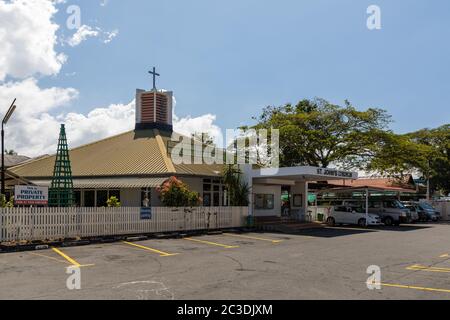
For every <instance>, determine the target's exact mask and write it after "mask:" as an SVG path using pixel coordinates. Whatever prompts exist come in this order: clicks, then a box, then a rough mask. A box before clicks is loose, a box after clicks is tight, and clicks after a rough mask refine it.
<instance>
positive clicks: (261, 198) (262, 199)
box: [255, 194, 275, 210]
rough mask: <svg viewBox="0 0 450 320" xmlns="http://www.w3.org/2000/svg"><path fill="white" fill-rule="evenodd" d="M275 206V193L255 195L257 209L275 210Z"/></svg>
mask: <svg viewBox="0 0 450 320" xmlns="http://www.w3.org/2000/svg"><path fill="white" fill-rule="evenodd" d="M274 208H275V195H273V194H257V195H255V209H257V210H273V209H274Z"/></svg>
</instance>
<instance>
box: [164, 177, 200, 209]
mask: <svg viewBox="0 0 450 320" xmlns="http://www.w3.org/2000/svg"><path fill="white" fill-rule="evenodd" d="M157 191H158V192H159V196H160V199H161V202H162V203H163V204H164V205H165V206H166V207H175V208H178V207H195V206H198V205H200V202H201V199H200V195H199V194H198V193H197V192H193V191H190V190H189V188H188V186H187V185H186V184H185V183H184V182H182V181H181V180H179V179H177V178H176V177H170V179H168V180H167V181H165V182H164V183H163V184H162V185H161V186H160V187H159V188H157Z"/></svg>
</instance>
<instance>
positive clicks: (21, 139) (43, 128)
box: [0, 79, 78, 156]
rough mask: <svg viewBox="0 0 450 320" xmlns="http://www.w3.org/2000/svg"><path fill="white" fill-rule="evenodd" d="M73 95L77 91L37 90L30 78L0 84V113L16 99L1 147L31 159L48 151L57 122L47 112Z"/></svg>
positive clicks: (66, 101) (61, 104) (53, 140)
mask: <svg viewBox="0 0 450 320" xmlns="http://www.w3.org/2000/svg"><path fill="white" fill-rule="evenodd" d="M77 96H78V91H77V90H75V89H73V88H66V89H64V88H48V89H41V88H39V86H38V85H37V82H36V80H34V79H26V80H24V81H21V82H9V83H6V84H3V85H0V113H1V114H5V112H6V109H7V108H8V106H9V105H10V104H11V101H12V100H13V99H14V98H17V102H16V105H17V109H16V111H15V112H14V114H13V115H12V117H11V119H10V122H9V123H8V124H7V127H6V139H5V145H6V146H7V147H8V148H9V149H14V150H16V151H19V152H20V153H22V154H29V155H32V156H36V155H40V154H43V153H48V152H52V150H53V146H54V145H55V137H57V134H58V121H57V119H56V117H55V116H53V115H51V113H52V112H54V111H58V108H61V107H63V106H65V105H67V104H69V103H70V102H71V101H72V100H73V99H75V98H76V97H77ZM55 150H56V149H55ZM55 150H53V152H54V151H55Z"/></svg>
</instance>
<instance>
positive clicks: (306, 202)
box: [303, 181, 309, 219]
mask: <svg viewBox="0 0 450 320" xmlns="http://www.w3.org/2000/svg"><path fill="white" fill-rule="evenodd" d="M304 190H305V192H304V195H303V207H304V210H305V219H307V218H306V217H307V216H308V207H309V205H308V195H309V182H308V181H305V185H304Z"/></svg>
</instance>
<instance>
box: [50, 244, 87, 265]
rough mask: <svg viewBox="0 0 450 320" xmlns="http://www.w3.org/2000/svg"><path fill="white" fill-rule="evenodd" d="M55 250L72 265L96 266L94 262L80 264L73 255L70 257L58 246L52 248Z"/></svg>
mask: <svg viewBox="0 0 450 320" xmlns="http://www.w3.org/2000/svg"><path fill="white" fill-rule="evenodd" d="M52 250H53V251H55V252H56V253H57V254H59V255H60V256H61V257H63V258H64V259H66V260H67V261H68V262H69V263H70V264H71V266H74V267H77V268H83V267H92V266H94V264H79V263H78V262H77V261H76V260H75V259H72V258H71V257H69V256H68V255H67V254H65V253H64V252H62V251H61V250H58V249H56V248H52Z"/></svg>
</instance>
